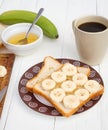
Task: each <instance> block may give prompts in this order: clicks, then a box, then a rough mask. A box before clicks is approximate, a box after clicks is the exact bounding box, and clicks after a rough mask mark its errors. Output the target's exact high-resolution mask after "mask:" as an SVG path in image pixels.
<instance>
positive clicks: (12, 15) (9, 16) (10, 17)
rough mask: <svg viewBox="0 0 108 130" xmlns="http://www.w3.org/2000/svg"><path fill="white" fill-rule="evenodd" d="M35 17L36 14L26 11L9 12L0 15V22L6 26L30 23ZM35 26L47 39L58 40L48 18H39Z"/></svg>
mask: <svg viewBox="0 0 108 130" xmlns="http://www.w3.org/2000/svg"><path fill="white" fill-rule="evenodd" d="M36 15H37V14H36V13H34V12H31V11H26V10H10V11H7V12H4V13H2V14H1V15H0V22H1V23H3V24H6V25H11V24H16V23H23V22H28V23H32V22H33V20H34V18H35V17H36ZM36 24H37V25H38V26H40V27H41V28H42V30H43V33H44V34H45V35H46V36H48V37H49V38H58V31H57V28H56V26H55V25H54V23H52V22H51V21H50V20H49V19H48V18H46V17H44V16H41V17H40V19H39V20H38V22H37V23H36Z"/></svg>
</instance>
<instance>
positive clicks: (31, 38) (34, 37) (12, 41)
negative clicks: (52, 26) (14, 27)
mask: <svg viewBox="0 0 108 130" xmlns="http://www.w3.org/2000/svg"><path fill="white" fill-rule="evenodd" d="M25 35H26V32H22V33H17V34H15V35H13V36H11V37H10V38H9V39H8V42H9V43H10V44H14V45H18V41H19V40H21V39H24V38H25ZM38 38H39V37H38V35H36V34H34V33H29V34H28V38H27V41H28V43H27V44H30V43H32V42H34V41H36V40H37V39H38Z"/></svg>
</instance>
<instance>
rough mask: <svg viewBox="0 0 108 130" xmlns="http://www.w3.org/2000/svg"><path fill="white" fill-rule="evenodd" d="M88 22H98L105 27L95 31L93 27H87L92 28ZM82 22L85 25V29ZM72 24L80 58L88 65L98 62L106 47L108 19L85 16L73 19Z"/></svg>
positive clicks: (107, 41) (107, 42) (107, 46)
mask: <svg viewBox="0 0 108 130" xmlns="http://www.w3.org/2000/svg"><path fill="white" fill-rule="evenodd" d="M90 23H92V24H93V23H95V24H97V23H100V24H101V25H102V26H104V27H105V28H103V30H101V31H97V32H96V30H95V29H94V30H92V31H91V30H90V29H89V28H87V27H91V28H92V24H90ZM84 24H85V25H86V26H87V27H86V26H85V27H86V28H85V30H84V27H83V26H84ZM87 24H88V25H87ZM72 26H73V31H74V35H75V40H76V46H77V49H78V53H79V56H80V60H81V61H83V62H85V63H87V64H89V65H98V64H100V63H101V62H102V59H103V57H104V55H105V53H106V50H107V48H108V20H107V19H106V18H104V17H101V16H96V15H93V16H85V17H82V18H78V19H76V20H74V21H73V22H72ZM81 26H82V27H83V28H81ZM93 28H94V27H93ZM98 28H100V27H98ZM93 31H94V32H93Z"/></svg>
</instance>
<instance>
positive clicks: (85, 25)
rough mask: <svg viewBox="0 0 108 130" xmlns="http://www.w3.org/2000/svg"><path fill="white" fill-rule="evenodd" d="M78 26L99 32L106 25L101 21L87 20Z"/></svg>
mask: <svg viewBox="0 0 108 130" xmlns="http://www.w3.org/2000/svg"><path fill="white" fill-rule="evenodd" d="M78 28H79V29H80V30H83V31H86V32H101V31H104V30H105V29H106V28H107V27H106V26H105V25H103V24H101V23H97V22H87V23H83V24H81V25H79V26H78Z"/></svg>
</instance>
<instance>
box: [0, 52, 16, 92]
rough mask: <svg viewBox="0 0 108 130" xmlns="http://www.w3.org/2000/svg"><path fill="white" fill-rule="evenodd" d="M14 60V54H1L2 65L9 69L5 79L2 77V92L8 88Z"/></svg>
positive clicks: (0, 78) (0, 80) (0, 62)
mask: <svg viewBox="0 0 108 130" xmlns="http://www.w3.org/2000/svg"><path fill="white" fill-rule="evenodd" d="M14 59H15V55H14V54H0V65H3V66H5V68H6V69H7V74H6V75H5V76H4V77H0V90H2V89H3V88H4V87H6V86H8V83H9V80H10V76H11V72H12V67H13V63H14Z"/></svg>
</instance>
